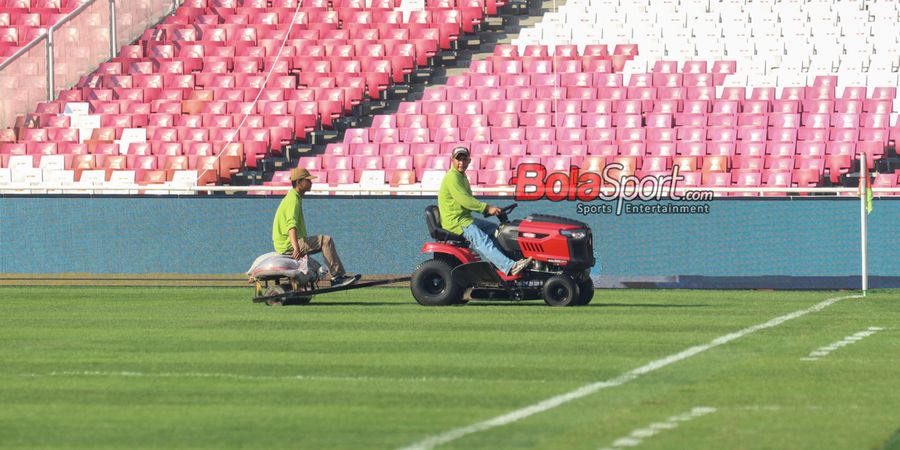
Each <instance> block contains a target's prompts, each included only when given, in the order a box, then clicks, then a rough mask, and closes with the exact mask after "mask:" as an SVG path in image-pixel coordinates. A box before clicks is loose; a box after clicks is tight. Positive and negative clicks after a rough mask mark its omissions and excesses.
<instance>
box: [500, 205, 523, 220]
mask: <svg viewBox="0 0 900 450" xmlns="http://www.w3.org/2000/svg"><path fill="white" fill-rule="evenodd" d="M516 206H519V204H518V203H513V204H511V205H507V206H504V207H502V208H500V214H497V219H500V223H506V222H509V217H507V214H509V213H511V212H513V210H514V209H516Z"/></svg>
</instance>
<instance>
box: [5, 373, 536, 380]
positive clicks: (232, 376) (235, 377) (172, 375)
mask: <svg viewBox="0 0 900 450" xmlns="http://www.w3.org/2000/svg"><path fill="white" fill-rule="evenodd" d="M22 376H24V377H31V378H44V377H107V378H201V379H202V378H220V379H228V380H246V381H298V380H300V381H358V382H364V383H372V382H378V381H387V382H391V383H408V382H434V381H441V382H464V383H484V382H486V381H491V382H494V381H501V382H504V383H546V382H547V381H546V380H508V379H502V380H497V379H491V380H484V379H475V378H455V377H407V378H395V377H339V376H328V375H282V376H276V375H272V376H266V375H242V374H238V373H208V372H134V371H118V372H116V371H91V370H86V371H57V372H48V373H28V374H23V375H22Z"/></svg>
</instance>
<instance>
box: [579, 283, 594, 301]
mask: <svg viewBox="0 0 900 450" xmlns="http://www.w3.org/2000/svg"><path fill="white" fill-rule="evenodd" d="M578 290H579V292H580V295H579V296H578V305H579V306H585V305H587V304H589V303H591V300H593V299H594V281H593V280H591V278H590V277H586V278H585V279H583V280H581V281H579V282H578Z"/></svg>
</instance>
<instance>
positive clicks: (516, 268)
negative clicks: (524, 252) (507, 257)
mask: <svg viewBox="0 0 900 450" xmlns="http://www.w3.org/2000/svg"><path fill="white" fill-rule="evenodd" d="M530 265H531V257H528V258H525V259H520V260H518V261H516V262H515V264H513V266H512V269H509V274H510V275H511V276H516V275H518V274H520V273H522V271H523V270H525V269H527V268H528V266H530Z"/></svg>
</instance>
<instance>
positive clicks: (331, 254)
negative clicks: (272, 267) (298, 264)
mask: <svg viewBox="0 0 900 450" xmlns="http://www.w3.org/2000/svg"><path fill="white" fill-rule="evenodd" d="M297 244H298V245H299V246H300V248H298V249H297V250H300V255H312V254H316V253H320V252H321V253H322V256H323V257H324V258H325V265H327V266H328V270H329V271H331V276H333V277H339V276H341V275H343V274H344V264H342V263H341V258H340V257H339V256H338V254H337V250H336V249H335V248H334V241H333V240H332V239H331V236H328V235H327V234H317V235H313V236H307V237H305V238H299V239H297ZM293 251H294V249H291V248H289V249H288V250H287V251H286V252H285V254H287V255H290V254H291V253H293Z"/></svg>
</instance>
